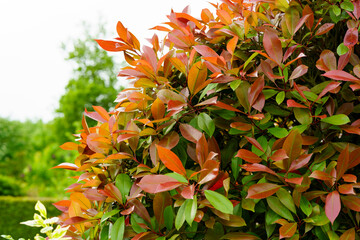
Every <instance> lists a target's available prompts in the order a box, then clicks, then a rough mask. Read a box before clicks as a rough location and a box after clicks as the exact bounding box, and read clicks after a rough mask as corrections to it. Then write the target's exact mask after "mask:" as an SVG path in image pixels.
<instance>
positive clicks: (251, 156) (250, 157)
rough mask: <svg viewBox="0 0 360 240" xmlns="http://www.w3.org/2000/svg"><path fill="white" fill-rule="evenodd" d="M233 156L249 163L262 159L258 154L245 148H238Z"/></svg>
mask: <svg viewBox="0 0 360 240" xmlns="http://www.w3.org/2000/svg"><path fill="white" fill-rule="evenodd" d="M235 157H239V158H242V159H244V160H245V161H247V162H250V163H260V162H261V161H262V159H261V158H260V157H258V155H256V154H255V153H253V152H250V151H249V150H246V149H240V150H239V151H238V153H237V154H236V156H235Z"/></svg>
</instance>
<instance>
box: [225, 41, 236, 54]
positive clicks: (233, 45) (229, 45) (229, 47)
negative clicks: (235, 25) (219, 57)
mask: <svg viewBox="0 0 360 240" xmlns="http://www.w3.org/2000/svg"><path fill="white" fill-rule="evenodd" d="M238 40H239V38H238V37H237V36H234V37H233V38H232V39H230V40H229V42H228V43H227V45H226V49H227V50H228V52H229V53H231V55H234V50H235V48H236V44H237V42H238Z"/></svg>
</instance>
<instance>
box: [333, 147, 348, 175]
mask: <svg viewBox="0 0 360 240" xmlns="http://www.w3.org/2000/svg"><path fill="white" fill-rule="evenodd" d="M348 167H349V144H347V145H346V147H345V148H344V150H342V151H341V153H340V155H339V157H338V161H337V164H336V180H339V179H340V178H341V177H342V176H343V175H344V174H345V172H346V171H347V170H348Z"/></svg>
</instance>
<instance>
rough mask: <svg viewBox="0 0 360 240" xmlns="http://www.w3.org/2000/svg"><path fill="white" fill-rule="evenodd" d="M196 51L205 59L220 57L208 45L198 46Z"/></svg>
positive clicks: (195, 47)
mask: <svg viewBox="0 0 360 240" xmlns="http://www.w3.org/2000/svg"><path fill="white" fill-rule="evenodd" d="M194 49H195V50H196V51H197V52H198V53H200V54H201V55H202V56H204V57H219V55H218V54H217V53H216V52H215V51H214V50H212V49H211V48H210V47H208V46H206V45H196V46H194Z"/></svg>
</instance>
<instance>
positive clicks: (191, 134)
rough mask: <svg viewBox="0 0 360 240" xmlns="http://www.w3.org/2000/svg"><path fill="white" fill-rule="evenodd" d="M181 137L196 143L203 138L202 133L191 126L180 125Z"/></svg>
mask: <svg viewBox="0 0 360 240" xmlns="http://www.w3.org/2000/svg"><path fill="white" fill-rule="evenodd" d="M179 128H180V132H181V135H182V136H183V137H184V138H185V139H186V140H188V141H190V142H193V143H196V142H197V141H199V139H200V138H201V136H202V133H201V132H200V131H199V130H197V129H196V128H194V127H193V126H191V125H189V124H180V127H179Z"/></svg>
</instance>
